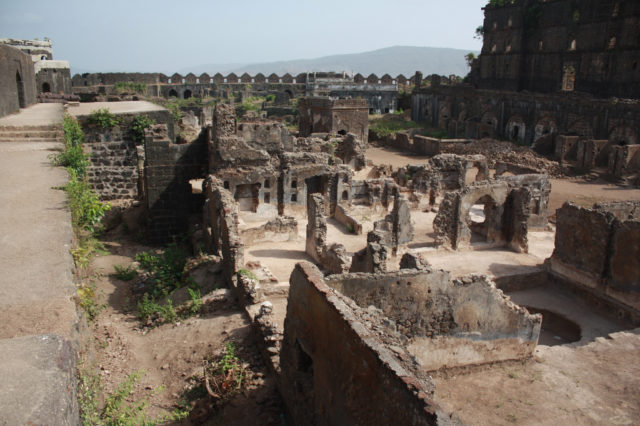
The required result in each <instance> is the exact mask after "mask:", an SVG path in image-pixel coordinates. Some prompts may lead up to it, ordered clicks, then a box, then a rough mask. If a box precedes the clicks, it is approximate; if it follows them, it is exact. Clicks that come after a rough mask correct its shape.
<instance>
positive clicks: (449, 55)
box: [178, 46, 479, 77]
mask: <svg viewBox="0 0 640 426" xmlns="http://www.w3.org/2000/svg"><path fill="white" fill-rule="evenodd" d="M469 52H471V50H462V49H450V48H440V47H413V46H394V47H386V48H384V49H378V50H372V51H370V52H363V53H353V54H345V55H332V56H324V57H321V58H316V59H297V60H292V61H278V62H265V63H257V64H250V65H236V66H233V64H232V65H225V64H203V65H197V66H193V67H189V68H184V69H181V70H179V71H178V72H180V73H181V74H183V75H184V74H187V73H189V72H192V73H194V74H196V75H198V74H201V73H203V72H206V73H208V74H210V75H214V74H215V73H217V72H220V73H222V74H227V73H230V72H234V73H236V74H237V75H241V74H243V73H245V72H246V73H249V74H250V75H255V74H257V73H259V72H261V73H263V74H264V75H269V74H271V73H276V74H278V75H283V74H286V73H290V74H292V75H296V74H299V73H301V72H306V71H336V72H341V71H346V72H351V73H353V74H356V73H361V74H363V75H364V76H365V77H366V76H367V75H369V74H371V73H374V74H376V75H377V76H378V77H381V76H382V75H384V74H390V75H391V76H392V77H395V76H397V75H398V74H403V75H404V76H405V77H410V76H412V75H413V74H414V73H415V72H416V71H421V72H422V73H423V74H424V75H425V76H427V75H429V74H440V75H450V74H456V75H459V76H465V75H467V73H468V72H469V67H468V66H467V63H466V61H465V59H464V55H466V54H467V53H469ZM473 52H474V53H475V54H476V55H477V54H478V53H479V52H477V51H473Z"/></svg>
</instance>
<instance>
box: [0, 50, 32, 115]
mask: <svg viewBox="0 0 640 426" xmlns="http://www.w3.org/2000/svg"><path fill="white" fill-rule="evenodd" d="M0 75H2V76H3V78H2V79H1V80H0V117H3V116H5V115H8V114H13V113H14V112H18V110H19V109H20V108H26V107H27V106H29V105H33V104H35V103H36V102H37V100H36V95H37V88H36V80H35V75H34V69H33V61H32V60H31V56H29V55H28V54H26V53H23V52H21V51H20V50H18V49H16V48H13V47H11V46H7V45H4V44H0Z"/></svg>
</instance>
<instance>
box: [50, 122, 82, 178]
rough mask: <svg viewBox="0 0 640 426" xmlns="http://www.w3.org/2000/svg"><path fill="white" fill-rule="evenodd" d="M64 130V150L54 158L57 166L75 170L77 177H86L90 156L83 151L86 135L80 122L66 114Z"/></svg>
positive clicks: (63, 123)
mask: <svg viewBox="0 0 640 426" xmlns="http://www.w3.org/2000/svg"><path fill="white" fill-rule="evenodd" d="M62 129H63V130H64V150H63V151H62V152H61V153H59V154H57V155H56V156H54V157H53V163H54V164H55V165H56V166H62V167H66V168H67V169H69V170H73V171H74V172H75V173H76V175H79V176H84V175H85V173H86V171H87V167H89V156H88V155H87V154H85V153H84V152H83V151H82V141H83V139H84V133H83V132H82V129H81V128H80V125H79V124H78V121H77V120H76V119H75V118H73V117H72V116H70V115H69V114H65V116H64V119H63V122H62Z"/></svg>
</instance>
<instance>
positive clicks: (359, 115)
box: [298, 97, 369, 145]
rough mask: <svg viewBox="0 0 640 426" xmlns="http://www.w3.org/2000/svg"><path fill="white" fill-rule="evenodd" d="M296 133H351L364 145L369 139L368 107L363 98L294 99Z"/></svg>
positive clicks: (303, 134)
mask: <svg viewBox="0 0 640 426" xmlns="http://www.w3.org/2000/svg"><path fill="white" fill-rule="evenodd" d="M298 113H299V128H300V135H302V136H310V135H311V134H312V133H319V132H320V133H331V134H334V135H337V134H347V133H353V134H354V135H355V136H356V138H358V139H359V140H360V141H362V142H363V143H364V144H365V145H366V144H367V141H368V138H369V106H368V105H367V101H366V100H364V99H330V98H325V97H309V98H303V99H301V100H300V101H299V102H298Z"/></svg>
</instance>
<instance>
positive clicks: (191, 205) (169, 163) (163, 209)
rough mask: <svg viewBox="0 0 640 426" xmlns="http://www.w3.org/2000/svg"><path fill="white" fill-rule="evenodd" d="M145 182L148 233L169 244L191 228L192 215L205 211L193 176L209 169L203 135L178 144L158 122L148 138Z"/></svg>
mask: <svg viewBox="0 0 640 426" xmlns="http://www.w3.org/2000/svg"><path fill="white" fill-rule="evenodd" d="M145 157H146V158H145V164H144V183H145V191H144V192H145V196H146V200H145V202H146V206H147V213H148V220H147V233H148V238H149V240H150V241H151V242H153V243H165V242H169V241H171V240H172V238H173V237H179V236H180V235H181V234H184V233H185V232H186V230H187V225H188V217H189V215H191V214H196V213H198V212H201V211H202V205H203V202H204V198H203V195H202V194H193V193H192V188H191V184H190V183H189V181H190V180H191V179H197V178H202V177H203V176H205V174H206V172H207V167H208V165H207V143H206V141H205V140H204V139H203V138H200V139H197V140H196V141H194V142H192V143H188V144H182V145H177V144H175V143H173V141H172V140H171V139H170V138H169V133H168V130H167V128H166V125H162V124H156V125H154V126H152V128H151V129H150V130H148V131H147V135H146V138H145Z"/></svg>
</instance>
